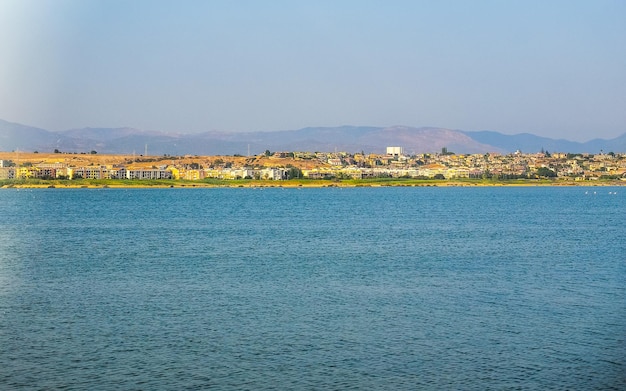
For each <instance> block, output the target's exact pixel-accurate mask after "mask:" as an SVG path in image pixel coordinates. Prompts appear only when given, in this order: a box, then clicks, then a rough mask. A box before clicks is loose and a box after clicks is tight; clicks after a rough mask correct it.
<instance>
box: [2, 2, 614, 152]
mask: <svg viewBox="0 0 626 391" xmlns="http://www.w3.org/2000/svg"><path fill="white" fill-rule="evenodd" d="M0 118H2V119H5V120H8V121H13V122H20V123H24V124H28V125H33V126H38V127H43V128H46V129H50V130H64V129H70V128H79V127H85V126H91V127H118V126H131V127H136V128H141V129H149V130H160V131H180V132H201V131H206V130H223V131H251V130H286V129H298V128H302V127H306V126H336V125H345V124H350V125H374V126H387V125H408V126H437V127H447V128H453V129H463V130H496V131H500V132H502V133H508V134H513V133H523V132H530V133H535V134H538V135H542V136H547V137H554V138H567V139H571V140H578V141H585V140H589V139H591V138H595V137H601V138H612V137H615V136H618V135H620V134H623V133H625V132H626V1H624V0H614V1H610V0H589V1H575V0H563V1H556V0H555V1H550V0H539V1H533V0H520V1H515V0H510V1H504V0H500V1H481V0H461V1H446V0H433V1H417V0H410V1H390V0H387V1H367V0H359V1H347V0H346V1H341V0H334V1H323V0H309V1H297V0H292V1H276V0H270V1H261V0H259V1H229V0H224V1H221V0H214V1H212V0H205V1H158V0H146V1H140V0H134V1H127V0H120V1H116V0H102V1H92V0H0Z"/></svg>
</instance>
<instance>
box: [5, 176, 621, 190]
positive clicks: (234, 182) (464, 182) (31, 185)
mask: <svg viewBox="0 0 626 391" xmlns="http://www.w3.org/2000/svg"><path fill="white" fill-rule="evenodd" d="M383 186H397V187H403V186H410V187H413V186H415V187H419V186H444V187H445V186H467V187H471V186H476V187H479V186H626V181H621V180H593V181H571V180H560V179H509V180H493V179H451V180H446V179H414V178H372V179H330V180H329V179H287V180H277V181H271V180H255V179H203V180H197V181H187V180H178V179H177V180H174V179H163V180H147V179H143V180H132V179H131V180H129V179H74V180H61V179H50V180H43V179H5V180H0V188H4V189H7V188H18V189H19V188H28V189H36V188H55V189H57V188H58V189H64V188H65V189H76V188H215V187H383Z"/></svg>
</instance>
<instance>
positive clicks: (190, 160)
mask: <svg viewBox="0 0 626 391" xmlns="http://www.w3.org/2000/svg"><path fill="white" fill-rule="evenodd" d="M386 152H387V153H386V154H365V153H348V152H334V153H326V152H271V151H269V150H268V151H265V153H263V154H259V155H255V156H241V155H234V156H195V155H194V156H190V155H185V156H170V155H163V156H144V155H100V154H98V153H97V152H96V151H90V152H83V153H75V152H72V153H64V152H60V151H54V153H39V152H22V151H13V152H0V180H29V179H39V180H79V179H93V180H106V179H126V180H186V181H202V180H207V179H220V180H237V179H239V180H242V179H254V180H265V181H282V180H289V179H295V178H298V179H303V180H305V179H318V180H319V179H335V180H342V179H369V178H413V179H441V180H455V179H492V180H515V179H542V178H544V179H553V180H554V181H570V182H582V181H597V180H614V181H626V154H624V153H614V152H608V153H604V152H600V153H597V154H571V153H565V152H548V151H541V152H538V153H522V152H521V151H517V152H515V153H511V154H498V153H485V154H455V153H454V152H451V151H448V150H447V149H446V148H442V150H441V151H439V152H438V153H430V154H417V155H408V154H406V153H405V151H404V149H403V148H402V147H387V149H386Z"/></svg>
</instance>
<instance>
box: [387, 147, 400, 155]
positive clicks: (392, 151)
mask: <svg viewBox="0 0 626 391" xmlns="http://www.w3.org/2000/svg"><path fill="white" fill-rule="evenodd" d="M387 155H392V156H401V155H404V148H402V147H387Z"/></svg>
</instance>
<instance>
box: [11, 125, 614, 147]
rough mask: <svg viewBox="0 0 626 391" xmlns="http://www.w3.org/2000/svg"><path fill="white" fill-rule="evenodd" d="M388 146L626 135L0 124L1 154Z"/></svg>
mask: <svg viewBox="0 0 626 391" xmlns="http://www.w3.org/2000/svg"><path fill="white" fill-rule="evenodd" d="M388 146H399V147H403V148H404V150H405V151H406V152H407V153H410V154H413V153H434V152H440V151H441V149H442V148H444V147H445V148H447V149H448V151H450V152H455V153H487V152H499V153H510V152H515V151H516V150H520V151H522V152H525V153H533V152H539V151H541V150H545V151H550V152H569V153H599V152H600V151H604V152H610V151H613V152H626V133H625V134H623V135H622V136H620V137H617V138H614V139H612V140H602V139H595V140H591V141H588V142H585V143H578V142H574V141H568V140H555V139H550V138H545V137H539V136H535V135H532V134H528V133H523V134H516V135H505V134H502V133H498V132H491V131H481V132H468V131H462V130H451V129H442V128H430V127H423V128H412V127H407V126H391V127H373V126H340V127H318V128H315V127H313V128H304V129H299V130H286V131H270V132H245V133H228V132H217V131H211V132H204V133H196V134H180V133H165V132H154V131H146V130H139V129H133V128H83V129H72V130H66V131H60V132H54V131H49V130H45V129H40V128H34V127H31V126H26V125H21V124H17V123H12V122H7V121H4V120H0V151H14V150H21V151H39V152H52V151H54V150H55V149H56V150H59V151H61V152H90V151H96V152H98V153H111V154H132V153H136V154H137V155H140V154H144V153H145V151H146V147H147V151H148V155H164V154H168V155H234V154H240V155H246V154H248V152H249V153H250V154H259V153H262V152H264V151H265V150H270V151H309V152H316V151H319V152H333V151H345V152H361V151H363V152H366V153H384V152H385V149H386V147H388Z"/></svg>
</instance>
